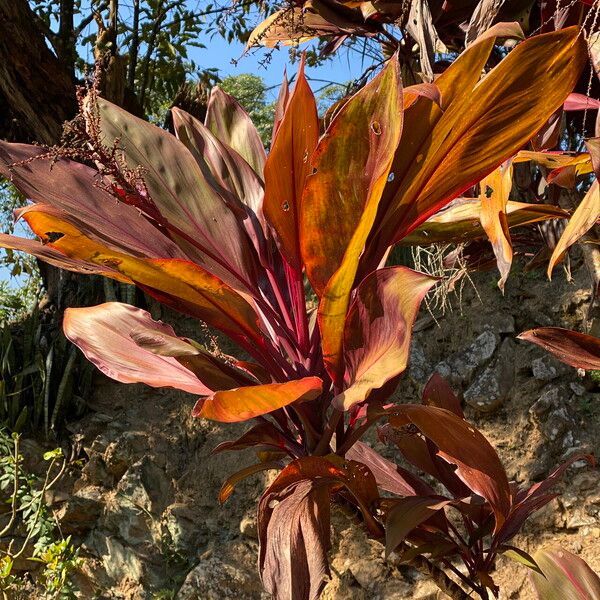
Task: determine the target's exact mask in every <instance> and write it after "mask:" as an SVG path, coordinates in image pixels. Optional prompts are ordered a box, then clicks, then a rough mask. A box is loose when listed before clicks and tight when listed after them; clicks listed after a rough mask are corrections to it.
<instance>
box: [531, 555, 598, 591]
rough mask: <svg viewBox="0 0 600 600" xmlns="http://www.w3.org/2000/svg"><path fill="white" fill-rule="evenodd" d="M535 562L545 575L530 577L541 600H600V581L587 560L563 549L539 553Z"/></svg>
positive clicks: (533, 574) (532, 574) (536, 574)
mask: <svg viewBox="0 0 600 600" xmlns="http://www.w3.org/2000/svg"><path fill="white" fill-rule="evenodd" d="M534 558H535V560H536V562H537V564H538V565H539V567H540V569H541V570H542V572H543V575H540V574H538V573H531V574H530V577H531V581H532V582H533V585H534V587H535V590H536V592H537V594H538V597H539V598H540V600H599V599H600V577H598V575H596V573H594V571H592V569H591V568H590V567H589V565H588V564H587V563H586V562H585V561H584V560H583V559H581V558H579V557H578V556H575V555H574V554H571V552H567V550H564V549H563V548H561V547H560V546H551V547H549V548H545V549H542V550H538V551H537V552H536V553H535V554H534Z"/></svg>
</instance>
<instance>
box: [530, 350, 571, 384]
mask: <svg viewBox="0 0 600 600" xmlns="http://www.w3.org/2000/svg"><path fill="white" fill-rule="evenodd" d="M531 370H532V371H533V376H534V377H535V378H536V379H538V380H539V381H552V380H553V379H556V378H557V377H559V376H560V375H564V374H565V373H566V372H567V368H566V367H565V365H563V364H562V363H561V362H559V361H558V360H556V359H555V358H554V357H552V356H550V355H549V354H546V355H544V356H542V357H540V358H536V359H535V360H533V361H532V362H531Z"/></svg>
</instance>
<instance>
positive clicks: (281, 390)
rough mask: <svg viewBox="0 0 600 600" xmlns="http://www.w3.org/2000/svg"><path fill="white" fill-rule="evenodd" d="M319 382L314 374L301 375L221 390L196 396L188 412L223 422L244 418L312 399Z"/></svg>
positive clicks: (319, 390)
mask: <svg viewBox="0 0 600 600" xmlns="http://www.w3.org/2000/svg"><path fill="white" fill-rule="evenodd" d="M322 384H323V382H322V381H321V379H319V378H318V377H304V378H303V379H296V380H291V381H286V382H285V383H267V384H263V385H255V386H249V387H242V388H238V389H233V390H227V391H221V392H217V393H216V394H213V395H212V396H208V397H207V398H201V399H200V400H198V402H197V403H196V406H195V407H194V410H193V411H192V415H193V416H195V417H201V418H203V419H211V420H212V421H221V422H223V423H233V422H236V421H247V420H248V419H252V418H253V417H258V416H260V415H265V414H267V413H270V412H273V411H274V410H277V409H278V408H282V407H284V406H288V405H289V404H292V403H293V402H305V401H308V400H314V399H315V398H317V397H318V396H319V395H320V394H321V391H322Z"/></svg>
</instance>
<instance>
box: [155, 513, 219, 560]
mask: <svg viewBox="0 0 600 600" xmlns="http://www.w3.org/2000/svg"><path fill="white" fill-rule="evenodd" d="M163 522H164V524H165V526H166V528H167V531H168V532H169V536H170V538H171V541H172V543H173V547H174V548H175V549H176V550H178V551H180V552H185V553H187V554H189V555H194V554H197V553H198V549H199V548H202V547H203V546H205V545H206V543H207V541H208V539H209V537H210V534H209V531H208V528H207V526H206V523H205V522H204V521H203V520H201V519H199V518H198V515H197V514H195V513H194V512H193V511H192V510H190V508H189V506H187V505H186V504H183V503H175V504H171V506H169V507H168V508H167V509H166V511H165V512H164V516H163Z"/></svg>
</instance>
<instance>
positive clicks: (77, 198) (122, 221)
mask: <svg viewBox="0 0 600 600" xmlns="http://www.w3.org/2000/svg"><path fill="white" fill-rule="evenodd" d="M44 153H45V150H44V149H43V148H40V147H39V146H29V145H26V144H9V143H7V142H3V141H1V140H0V174H1V175H2V176H4V177H6V178H7V179H9V180H11V181H12V182H13V183H14V185H15V186H16V187H17V188H18V189H19V190H20V191H21V192H22V193H23V194H24V195H25V196H26V197H27V198H28V199H29V200H32V201H33V202H38V203H41V204H44V205H49V206H52V207H53V208H55V209H57V210H61V211H64V212H65V213H68V214H69V215H71V216H75V217H76V218H77V219H78V220H79V221H80V222H82V223H85V224H86V226H87V227H88V228H89V229H90V230H93V231H94V232H95V233H96V234H97V236H98V237H99V238H102V239H104V240H106V241H108V240H110V241H111V242H112V243H113V244H115V245H118V247H123V248H128V249H129V251H130V252H131V253H133V254H136V253H137V254H141V255H143V256H147V257H149V258H185V257H186V256H185V254H184V253H183V252H182V251H181V249H180V248H178V247H177V245H176V244H175V243H173V241H172V240H170V239H169V238H168V237H167V236H165V235H164V234H163V233H161V232H160V231H159V230H158V229H157V228H156V227H154V226H153V225H151V224H150V223H149V222H148V221H147V220H146V219H145V218H144V217H143V216H142V215H140V212H139V210H138V209H137V208H134V207H133V206H128V205H126V204H124V203H122V202H117V201H116V200H115V198H114V196H112V195H111V194H110V193H109V192H108V191H107V189H108V188H110V184H109V182H108V181H107V180H106V179H104V178H101V177H100V176H99V174H98V172H97V171H95V170H94V169H92V168H90V167H88V166H86V165H82V164H80V163H77V162H74V161H72V160H66V159H63V158H61V159H59V160H53V159H52V158H51V157H46V158H40V157H41V156H42V155H44ZM15 163H16V164H15Z"/></svg>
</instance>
